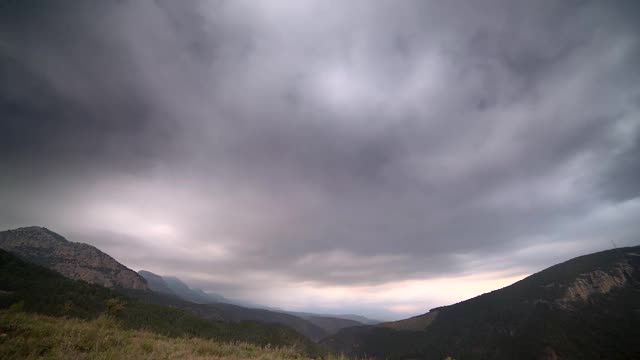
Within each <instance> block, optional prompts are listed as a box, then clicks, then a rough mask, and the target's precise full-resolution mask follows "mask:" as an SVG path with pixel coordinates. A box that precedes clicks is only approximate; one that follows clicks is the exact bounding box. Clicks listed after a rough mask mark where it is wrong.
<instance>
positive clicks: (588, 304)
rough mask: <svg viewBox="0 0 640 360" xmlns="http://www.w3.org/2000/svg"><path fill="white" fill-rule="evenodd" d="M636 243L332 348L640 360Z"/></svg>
mask: <svg viewBox="0 0 640 360" xmlns="http://www.w3.org/2000/svg"><path fill="white" fill-rule="evenodd" d="M639 339H640V246H637V247H629V248H622V249H615V250H609V251H604V252H599V253H595V254H591V255H586V256H581V257H578V258H575V259H572V260H569V261H567V262H564V263H561V264H558V265H555V266H552V267H550V268H548V269H546V270H543V271H541V272H539V273H536V274H533V275H531V276H529V277H527V278H525V279H523V280H521V281H518V282H516V283H515V284H513V285H511V286H508V287H505V288H503V289H500V290H496V291H492V292H490V293H487V294H484V295H480V296H478V297H475V298H472V299H469V300H466V301H463V302H460V303H457V304H454V305H450V306H444V307H440V308H436V309H432V310H431V311H430V312H428V313H426V314H423V315H420V316H416V317H413V318H409V319H406V320H401V321H394V322H388V323H382V324H379V325H377V326H361V327H351V328H347V329H342V330H340V331H338V332H337V333H336V334H335V335H332V336H330V337H328V338H326V339H324V340H323V341H322V344H324V345H325V346H327V347H329V348H330V349H332V350H335V351H338V352H344V353H347V354H350V355H354V356H360V357H374V358H388V359H407V358H414V359H444V358H446V357H448V356H451V357H452V358H455V359H640V341H639Z"/></svg>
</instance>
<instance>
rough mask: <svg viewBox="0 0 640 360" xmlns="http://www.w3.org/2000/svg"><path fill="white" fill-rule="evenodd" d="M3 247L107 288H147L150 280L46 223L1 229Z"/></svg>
mask: <svg viewBox="0 0 640 360" xmlns="http://www.w3.org/2000/svg"><path fill="white" fill-rule="evenodd" d="M0 249H4V250H7V251H11V252H12V253H14V254H17V255H18V256H20V257H21V258H23V259H25V260H27V261H29V262H33V263H35V264H38V265H42V266H44V267H47V268H49V269H52V270H55V271H57V272H59V273H61V274H62V275H64V276H66V277H68V278H71V279H75V280H84V281H86V282H89V283H92V284H97V285H101V286H104V287H108V288H125V289H137V290H146V289H148V287H147V282H146V280H145V279H144V278H143V277H142V276H140V275H139V274H138V273H136V272H135V271H133V270H131V269H129V268H128V267H126V266H124V265H122V264H120V263H119V262H117V261H116V260H114V259H113V258H112V257H111V256H109V255H107V254H105V253H103V252H102V251H100V250H98V249H96V248H95V247H93V246H91V245H87V244H83V243H76V242H71V241H68V240H67V239H65V238H64V237H62V236H60V235H59V234H56V233H54V232H53V231H50V230H48V229H46V228H43V227H37V226H32V227H24V228H19V229H14V230H7V231H2V232H0Z"/></svg>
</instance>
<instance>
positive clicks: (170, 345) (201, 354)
mask: <svg viewBox="0 0 640 360" xmlns="http://www.w3.org/2000/svg"><path fill="white" fill-rule="evenodd" d="M18 308H19V306H13V308H12V309H8V310H0V359H87V360H90V359H96V360H98V359H221V360H222V359H265V360H268V359H274V360H275V359H310V357H308V356H307V355H306V353H305V351H303V350H302V349H300V348H297V347H296V346H284V347H272V346H259V345H256V344H251V343H246V342H236V343H228V342H220V341H215V340H210V339H202V338H193V337H169V336H164V335H160V334H157V333H154V332H151V331H145V330H133V329H128V328H125V327H123V326H122V324H121V322H120V321H119V320H118V319H116V318H114V317H112V316H110V315H102V316H99V317H98V318H96V319H93V320H82V319H73V318H62V317H52V316H46V315H38V314H33V313H26V312H23V311H21V310H20V309H18ZM326 359H333V360H339V359H340V360H344V359H345V358H343V357H334V356H328V357H326Z"/></svg>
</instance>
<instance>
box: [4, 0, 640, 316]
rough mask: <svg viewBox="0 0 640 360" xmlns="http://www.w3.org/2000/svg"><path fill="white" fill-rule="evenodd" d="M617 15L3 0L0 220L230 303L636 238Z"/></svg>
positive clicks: (394, 293)
mask: <svg viewBox="0 0 640 360" xmlns="http://www.w3.org/2000/svg"><path fill="white" fill-rule="evenodd" d="M638 16H640V9H638V7H637V5H634V2H633V1H629V2H622V1H620V2H616V1H609V2H597V1H536V2H531V1H498V0H496V1H491V0H489V1H474V2H468V1H467V2H464V1H447V2H431V1H401V2H398V1H358V0H353V1H312V0H308V1H307V0H305V1H299V0H295V1H294V0H290V1H287V0H279V1H259V2H258V1H181V2H172V1H155V2H151V1H146V2H136V1H114V2H98V1H95V2H92V1H85V2H80V1H78V2H63V1H59V2H57V1H51V2H38V1H3V2H1V3H0V56H1V59H0V61H1V62H0V74H1V76H2V79H3V81H2V82H1V83H0V116H1V117H0V162H1V163H2V164H3V165H2V167H1V168H0V202H1V204H2V205H1V206H0V227H2V228H13V227H17V226H26V225H42V226H47V227H49V228H51V229H52V230H54V231H58V232H60V233H62V234H63V235H65V236H67V237H68V238H70V239H71V240H73V241H82V242H88V243H91V244H94V245H96V246H98V247H99V248H101V249H102V250H104V251H106V252H108V253H109V254H111V255H113V256H114V257H115V258H116V259H118V260H120V261H122V262H123V263H125V264H126V265H128V266H130V267H132V268H135V269H141V268H145V269H148V270H151V271H154V272H157V273H161V274H173V275H178V276H180V277H182V278H184V279H185V280H187V281H188V282H190V283H191V284H195V285H198V286H200V287H202V288H204V289H206V290H209V291H217V292H221V293H223V294H225V295H227V296H230V297H238V298H243V299H245V300H251V301H255V302H267V303H269V304H271V305H275V306H290V307H294V308H296V309H311V310H313V309H321V310H328V311H336V312H340V311H342V310H353V311H356V310H358V307H359V306H362V307H367V309H368V310H366V311H367V312H368V313H369V314H374V315H375V314H381V316H390V317H393V316H396V315H397V314H401V313H420V312H423V311H426V310H427V309H428V308H429V307H430V306H435V305H444V304H446V303H447V301H453V300H462V299H461V298H460V297H461V296H462V294H461V293H460V294H456V293H455V291H454V290H451V289H444V288H442V287H437V286H436V285H434V287H433V288H430V287H429V286H430V284H435V282H437V281H440V280H441V279H453V280H451V281H454V280H455V279H468V278H469V277H470V279H475V281H480V280H478V279H477V277H480V278H482V279H485V280H486V279H489V280H491V281H493V280H496V281H498V280H500V279H513V278H514V277H517V276H524V275H526V274H529V273H531V272H534V271H537V270H540V269H542V268H544V267H545V266H548V265H551V264H553V263H555V262H557V261H560V260H563V259H566V258H568V257H571V256H575V255H579V254H582V253H586V252H590V251H595V250H602V249H607V248H610V247H611V246H612V242H614V243H615V244H616V245H618V246H623V245H632V244H637V243H638V236H639V235H640V227H637V226H635V227H634V225H635V222H637V219H638V218H640V112H639V108H640V71H638V64H640V46H639V45H640V43H639V41H640V37H639V36H638V35H639V34H640V29H639V28H638V25H637V18H638ZM483 274H485V275H483ZM485 280H482V281H485ZM489 280H487V282H486V286H487V287H489V288H482V289H474V290H477V291H486V290H491V288H490V287H491V286H497V285H496V284H497V283H496V282H491V281H489ZM429 281H431V283H430V282H429ZM420 282H424V283H420ZM409 283H411V285H407V284H409ZM394 284H396V285H397V284H404V285H402V286H400V285H397V286H396V285H394ZM416 284H422V285H420V286H422V287H421V289H423V290H424V296H422V297H419V296H412V295H411V294H407V292H410V291H413V290H411V289H415V288H417V287H420V286H419V285H416ZM499 285H501V286H502V285H506V283H500V284H499ZM394 286H395V287H394ZM291 289H296V290H291ZM402 289H404V290H402ZM323 291H324V292H323ZM442 291H452V292H451V294H442V293H439V292H442ZM464 295H465V296H467V295H469V294H467V293H465V294H464ZM403 297H404V298H405V299H402V298H403ZM317 299H323V301H324V302H322V301H318V300H317ZM371 299H373V300H371ZM398 309H404V310H398ZM390 312H391V313H390ZM394 312H395V314H396V315H389V314H392V313H394Z"/></svg>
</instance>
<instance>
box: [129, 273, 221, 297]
mask: <svg viewBox="0 0 640 360" xmlns="http://www.w3.org/2000/svg"><path fill="white" fill-rule="evenodd" d="M138 274H140V275H142V277H143V278H145V279H146V280H147V285H148V286H149V289H151V290H152V291H155V292H158V293H162V294H170V295H175V296H177V297H179V298H181V299H183V300H187V301H191V302H193V303H196V304H210V303H217V302H224V303H232V301H230V300H228V299H226V298H225V297H224V296H222V295H218V294H210V293H206V292H204V291H202V290H200V289H192V288H190V287H189V285H187V284H185V283H184V282H182V280H180V279H178V278H177V277H174V276H160V275H157V274H154V273H152V272H150V271H146V270H140V271H138Z"/></svg>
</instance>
